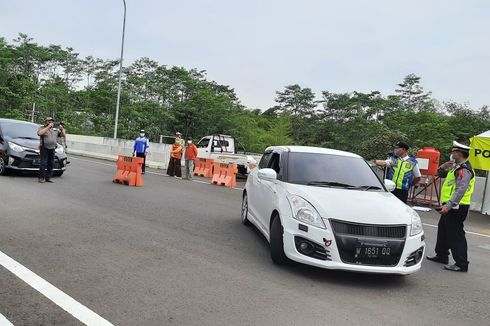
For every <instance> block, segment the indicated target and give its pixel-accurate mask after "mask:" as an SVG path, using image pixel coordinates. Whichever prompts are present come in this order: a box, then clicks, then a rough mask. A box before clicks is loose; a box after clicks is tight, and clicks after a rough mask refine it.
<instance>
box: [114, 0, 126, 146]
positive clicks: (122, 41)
mask: <svg viewBox="0 0 490 326" xmlns="http://www.w3.org/2000/svg"><path fill="white" fill-rule="evenodd" d="M123 4H124V18H123V29H122V40H121V58H120V59H119V81H118V83H117V100H116V121H115V123H114V139H116V138H117V123H118V120H119V102H120V100H121V76H122V64H123V53H124V30H125V29H126V0H123Z"/></svg>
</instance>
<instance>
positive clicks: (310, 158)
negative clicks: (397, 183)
mask: <svg viewBox="0 0 490 326" xmlns="http://www.w3.org/2000/svg"><path fill="white" fill-rule="evenodd" d="M288 182H290V183H296V184H303V185H310V186H316V187H334V188H348V189H359V190H377V191H379V190H384V188H383V186H382V184H381V182H380V181H379V179H378V177H377V176H376V174H375V173H374V172H373V171H372V170H371V168H370V167H369V166H368V165H367V164H366V162H365V161H364V160H363V159H362V158H359V157H348V156H340V155H330V154H318V153H290V154H289V160H288Z"/></svg>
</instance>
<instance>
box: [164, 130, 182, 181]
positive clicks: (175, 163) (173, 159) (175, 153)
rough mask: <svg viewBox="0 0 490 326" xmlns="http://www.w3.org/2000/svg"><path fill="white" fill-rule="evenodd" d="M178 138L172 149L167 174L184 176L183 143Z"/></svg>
mask: <svg viewBox="0 0 490 326" xmlns="http://www.w3.org/2000/svg"><path fill="white" fill-rule="evenodd" d="M180 143H181V142H180V141H179V140H178V139H177V138H176V139H175V143H174V144H173V145H172V147H171V149H170V162H169V163H168V168H167V174H168V175H169V176H171V177H179V178H180V177H182V167H181V160H182V145H181V144H180Z"/></svg>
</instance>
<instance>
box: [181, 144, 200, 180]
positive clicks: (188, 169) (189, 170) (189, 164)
mask: <svg viewBox="0 0 490 326" xmlns="http://www.w3.org/2000/svg"><path fill="white" fill-rule="evenodd" d="M184 155H185V178H186V179H187V180H192V175H193V174H194V162H195V160H196V158H197V147H196V145H194V144H193V143H192V138H191V137H188V138H187V143H186V144H185V154H184Z"/></svg>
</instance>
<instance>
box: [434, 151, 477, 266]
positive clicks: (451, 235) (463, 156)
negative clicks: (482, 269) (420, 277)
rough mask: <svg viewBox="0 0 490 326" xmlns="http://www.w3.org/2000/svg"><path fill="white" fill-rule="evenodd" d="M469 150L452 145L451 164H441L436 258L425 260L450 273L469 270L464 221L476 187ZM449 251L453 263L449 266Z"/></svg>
mask: <svg viewBox="0 0 490 326" xmlns="http://www.w3.org/2000/svg"><path fill="white" fill-rule="evenodd" d="M469 155H470V148H469V147H468V146H465V145H462V144H460V143H458V142H453V148H452V151H451V161H449V162H446V163H444V164H443V165H441V167H440V170H439V175H440V176H442V177H446V180H445V181H444V184H443V185H442V190H441V202H442V204H443V206H442V207H441V208H440V214H441V217H440V219H439V224H438V227H437V243H436V248H435V251H436V255H435V256H427V259H428V260H431V261H434V262H437V263H441V264H446V265H445V266H444V268H445V269H446V270H449V271H453V272H467V271H468V264H469V262H468V243H467V242H466V236H465V231H464V224H463V223H464V221H465V219H466V217H467V216H468V211H469V209H470V204H471V195H472V194H473V191H474V187H475V171H474V170H473V167H472V166H471V164H470V162H469V161H468V157H469ZM449 249H451V254H452V255H453V259H454V261H455V264H454V265H447V264H448V263H449V259H448V256H449Z"/></svg>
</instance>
